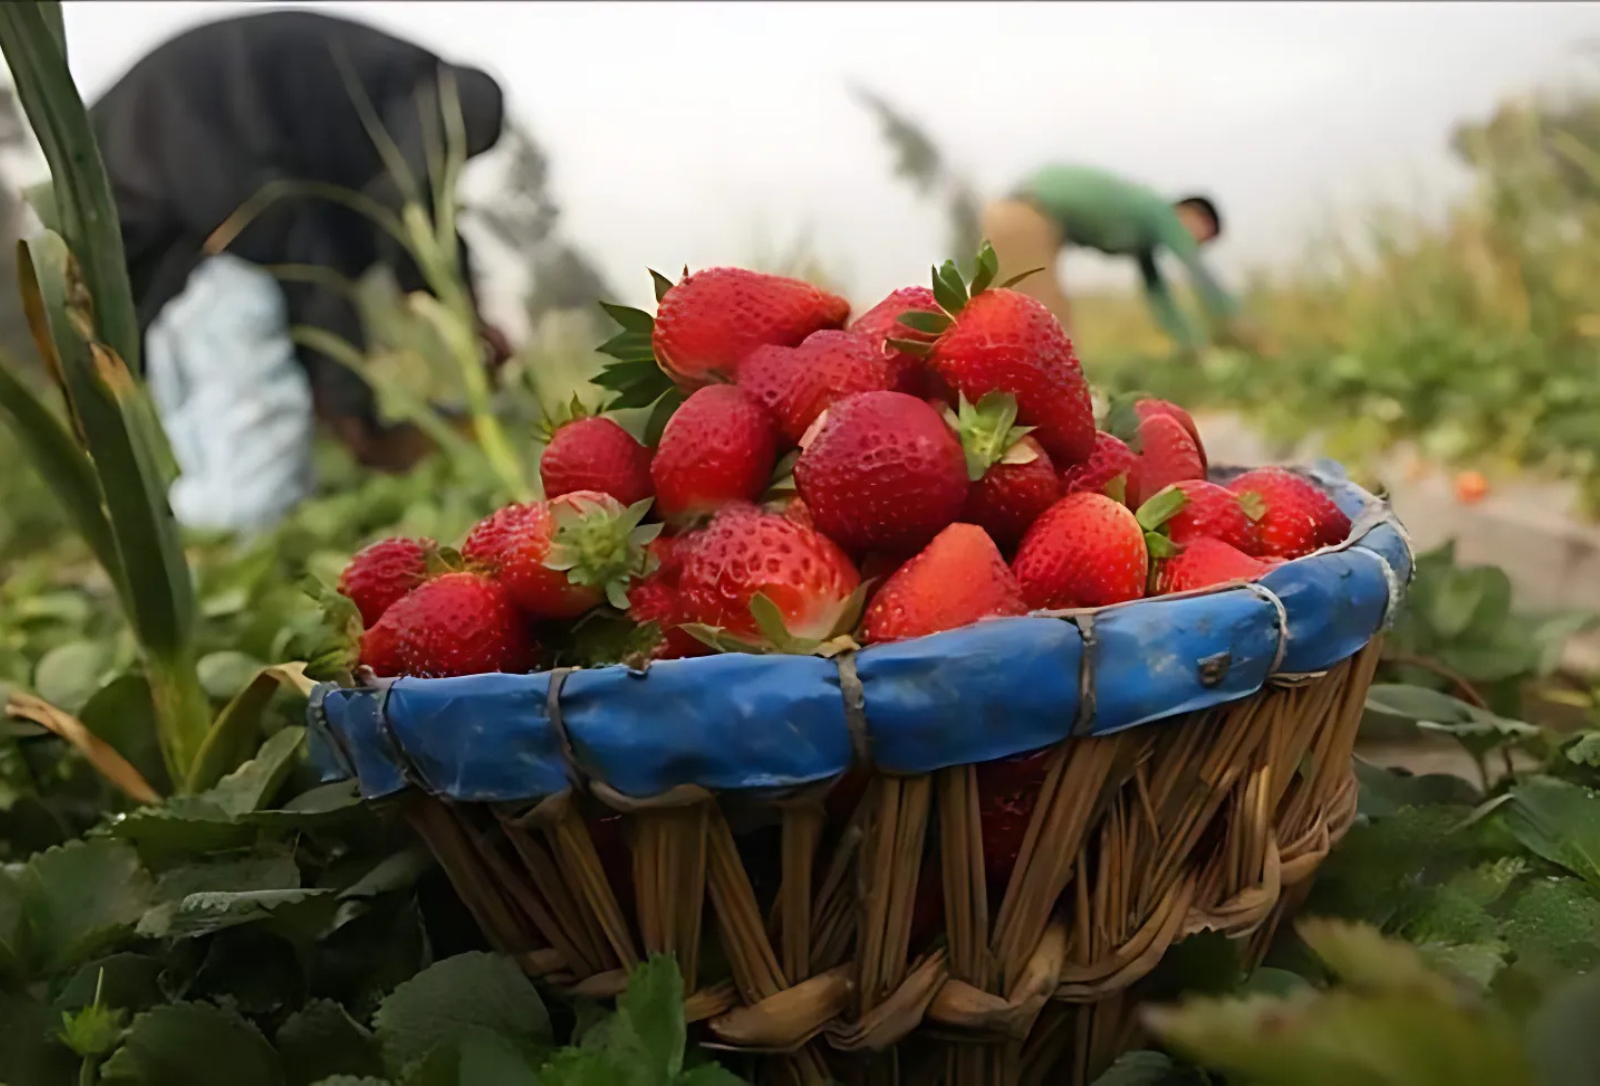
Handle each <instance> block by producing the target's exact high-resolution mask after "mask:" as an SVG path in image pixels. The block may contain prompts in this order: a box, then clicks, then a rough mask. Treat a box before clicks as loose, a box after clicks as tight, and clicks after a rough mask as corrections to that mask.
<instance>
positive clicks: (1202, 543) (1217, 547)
mask: <svg viewBox="0 0 1600 1086" xmlns="http://www.w3.org/2000/svg"><path fill="white" fill-rule="evenodd" d="M1280 561H1281V559H1277V558H1265V559H1264V558H1252V557H1250V555H1248V554H1245V553H1244V552H1243V551H1241V550H1239V549H1238V548H1236V547H1231V546H1229V545H1228V544H1226V543H1224V542H1222V541H1221V540H1220V539H1211V538H1208V537H1205V536H1201V537H1200V538H1197V539H1191V540H1190V541H1189V542H1188V543H1185V544H1184V545H1183V549H1182V550H1181V551H1179V552H1178V554H1176V555H1175V556H1173V557H1171V558H1167V559H1163V560H1162V561H1161V562H1159V563H1158V564H1157V570H1156V577H1155V590H1156V591H1157V592H1158V593H1161V594H1163V595H1165V594H1167V593H1171V592H1193V591H1194V590H1195V589H1197V588H1209V587H1211V586H1212V585H1218V584H1225V583H1227V582H1229V581H1253V580H1256V579H1257V578H1258V577H1260V576H1261V575H1262V574H1264V573H1267V572H1268V571H1269V570H1271V569H1272V567H1273V566H1275V565H1278V564H1279V562H1280Z"/></svg>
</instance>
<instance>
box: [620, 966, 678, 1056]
mask: <svg viewBox="0 0 1600 1086" xmlns="http://www.w3.org/2000/svg"><path fill="white" fill-rule="evenodd" d="M617 1014H618V1017H619V1018H623V1019H625V1020H626V1022H627V1024H628V1027H629V1029H631V1031H632V1033H633V1036H634V1037H636V1038H638V1043H639V1057H640V1059H641V1061H647V1062H646V1063H645V1066H646V1067H648V1068H649V1069H651V1070H654V1069H655V1068H658V1067H659V1068H660V1069H661V1070H660V1077H659V1079H656V1081H659V1082H662V1083H668V1082H671V1081H672V1080H673V1079H674V1078H676V1077H677V1075H678V1073H679V1072H680V1071H682V1070H683V1046H684V1043H685V1041H686V1039H687V1036H688V1035H687V1031H686V1029H685V1027H684V1023H683V977H682V975H681V974H680V973H679V972H678V963H677V960H676V959H674V958H671V957H669V956H667V955H665V954H652V955H651V956H650V959H649V961H646V962H644V963H643V964H641V965H640V966H638V967H637V968H636V969H634V971H633V975H632V976H630V977H629V978H628V990H627V991H626V992H624V993H623V994H622V995H621V996H620V997H619V998H618V1000H617Z"/></svg>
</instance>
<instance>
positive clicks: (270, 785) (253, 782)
mask: <svg viewBox="0 0 1600 1086" xmlns="http://www.w3.org/2000/svg"><path fill="white" fill-rule="evenodd" d="M305 738H306V730H305V729H304V728H302V727H300V726H299V725H292V726H290V727H287V728H284V729H283V730H282V731H280V732H278V733H277V734H275V735H274V736H273V737H272V738H270V739H268V740H267V741H266V742H265V743H263V744H262V745H261V750H260V751H259V752H258V753H257V754H256V756H255V757H254V758H252V759H250V760H249V761H248V762H246V763H245V764H244V765H242V766H240V767H239V768H238V769H236V770H234V771H233V772H232V773H230V774H228V775H227V776H226V777H223V778H222V779H221V780H220V781H218V782H217V784H216V786H215V787H213V788H211V789H210V790H209V791H207V792H205V793H204V795H203V798H204V799H207V800H209V801H211V802H212V803H214V804H216V805H217V807H219V808H220V809H221V810H222V811H224V812H225V813H227V814H230V815H241V814H244V813H246V812H248V811H255V810H259V809H260V808H261V807H263V806H265V805H266V804H267V803H268V802H270V801H271V799H272V797H273V796H274V795H276V794H277V791H278V789H279V788H280V787H282V785H283V782H284V780H285V778H287V777H288V775H289V771H290V770H291V769H293V768H294V760H295V759H296V758H297V757H298V756H299V754H300V750H301V747H302V746H304V744H305Z"/></svg>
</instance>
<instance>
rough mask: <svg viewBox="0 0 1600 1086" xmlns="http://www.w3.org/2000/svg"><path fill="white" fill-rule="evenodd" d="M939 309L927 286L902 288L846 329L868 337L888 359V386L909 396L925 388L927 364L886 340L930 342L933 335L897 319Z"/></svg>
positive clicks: (919, 392) (922, 391)
mask: <svg viewBox="0 0 1600 1086" xmlns="http://www.w3.org/2000/svg"><path fill="white" fill-rule="evenodd" d="M938 308H939V301H938V299H936V298H935V297H934V296H933V291H931V290H929V289H928V288H927V287H902V288H901V289H899V290H897V291H895V292H894V293H893V294H891V295H889V296H888V297H887V298H885V299H884V300H883V301H881V302H879V303H878V304H877V305H875V306H873V307H872V308H871V309H869V310H867V311H866V312H865V313H863V314H861V316H859V317H857V318H856V319H855V320H854V321H853V322H851V324H850V329H849V330H850V331H851V332H853V333H854V334H856V335H858V336H862V337H865V338H866V339H867V340H869V341H870V342H871V343H872V345H873V348H874V350H876V351H877V352H878V353H879V354H880V355H881V356H882V357H883V358H884V359H885V361H887V362H888V364H889V366H890V369H891V372H892V373H893V378H892V383H891V385H890V386H889V387H890V388H892V389H894V391H896V392H904V393H907V394H909V395H912V396H920V395H923V393H924V392H926V391H927V382H926V380H925V377H926V375H927V366H926V364H925V363H924V362H923V360H922V359H921V358H919V357H917V356H916V355H914V354H912V353H911V352H909V351H903V350H901V349H899V348H898V347H896V346H894V345H893V344H892V343H890V342H889V341H890V340H892V339H893V340H905V341H909V342H912V343H932V342H933V336H932V335H930V334H929V333H927V332H918V331H915V330H914V329H911V328H907V327H906V326H905V325H903V324H901V323H900V318H901V316H902V315H904V314H906V313H913V312H931V311H934V310H937V309H938Z"/></svg>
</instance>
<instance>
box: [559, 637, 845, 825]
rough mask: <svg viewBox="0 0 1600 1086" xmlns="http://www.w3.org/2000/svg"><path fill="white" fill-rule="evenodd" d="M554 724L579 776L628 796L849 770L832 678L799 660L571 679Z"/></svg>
mask: <svg viewBox="0 0 1600 1086" xmlns="http://www.w3.org/2000/svg"><path fill="white" fill-rule="evenodd" d="M561 717H562V720H563V721H564V722H565V724H566V728H567V734H568V736H569V737H570V738H571V741H572V750H573V755H574V759H575V761H576V762H577V765H578V768H579V770H580V772H581V773H582V774H583V775H584V776H587V777H590V778H592V779H595V780H600V781H604V782H605V783H606V784H608V785H610V786H611V787H612V788H614V789H616V790H617V791H618V792H621V793H623V794H624V795H629V796H652V795H657V794H659V793H661V792H664V791H666V790H667V789H669V788H672V787H674V786H675V785H680V784H699V785H703V786H704V787H707V788H714V789H726V788H786V787H793V786H795V785H801V784H811V783H813V782H815V781H821V780H826V779H827V778H829V777H832V776H834V775H835V774H837V773H842V772H844V770H845V769H846V768H848V767H849V765H850V756H851V741H850V728H849V725H848V724H847V723H846V720H845V710H844V698H843V697H842V696H841V693H840V689H839V672H838V670H837V668H836V667H835V665H834V664H833V663H832V662H830V661H827V660H819V659H816V658H814V657H809V656H745V655H729V656H713V657H708V658H706V659H700V660H668V661H665V662H662V663H659V664H656V665H655V666H653V667H651V668H650V670H649V672H648V673H646V674H641V673H639V672H631V671H629V670H628V669H626V668H622V667H606V668H596V669H594V670H592V671H574V672H573V673H572V674H570V675H568V676H567V680H566V683H565V684H564V685H563V687H562V689H561Z"/></svg>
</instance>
